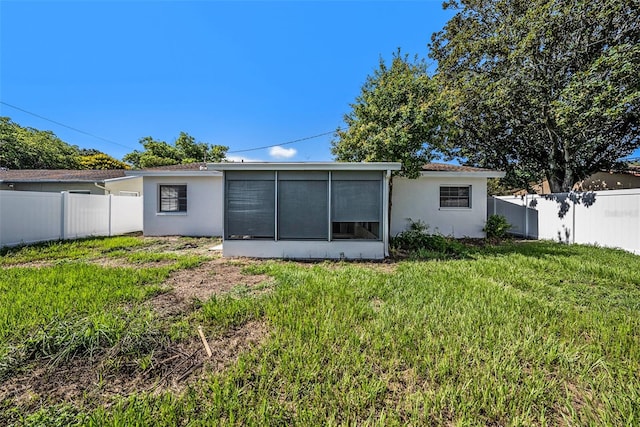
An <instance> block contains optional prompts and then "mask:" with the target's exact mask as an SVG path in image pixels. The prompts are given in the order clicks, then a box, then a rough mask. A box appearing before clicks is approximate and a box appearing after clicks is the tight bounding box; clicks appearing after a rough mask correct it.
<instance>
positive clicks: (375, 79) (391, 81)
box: [331, 50, 444, 177]
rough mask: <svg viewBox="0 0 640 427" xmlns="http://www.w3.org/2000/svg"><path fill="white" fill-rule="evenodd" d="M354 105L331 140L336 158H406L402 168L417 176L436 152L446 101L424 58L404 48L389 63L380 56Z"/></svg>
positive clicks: (344, 159)
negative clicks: (443, 103) (403, 51)
mask: <svg viewBox="0 0 640 427" xmlns="http://www.w3.org/2000/svg"><path fill="white" fill-rule="evenodd" d="M351 109H352V110H351V112H349V113H348V114H346V115H345V116H344V121H345V123H346V125H347V127H346V129H338V130H337V131H336V139H334V140H333V141H332V142H331V145H332V148H331V152H332V154H333V155H334V156H335V158H336V160H338V161H347V162H349V161H351V162H361V161H379V162H380V161H395V162H402V168H403V169H402V171H401V174H402V175H404V176H408V177H417V176H418V174H419V172H420V168H421V167H422V165H424V164H425V163H428V162H429V161H431V160H433V159H434V158H435V157H436V153H435V148H434V147H435V146H437V144H436V142H437V141H438V137H439V131H440V129H441V125H442V122H443V120H444V107H443V105H442V103H441V101H440V100H439V97H438V88H437V87H436V85H435V83H434V81H433V80H432V79H431V78H430V77H429V75H428V74H427V70H426V64H425V62H424V61H423V60H418V59H417V58H414V60H413V61H411V60H410V59H409V58H408V56H407V55H402V54H401V52H400V50H398V51H397V52H396V53H395V54H394V56H393V59H392V61H391V65H390V66H387V64H385V62H384V60H382V59H380V64H379V68H377V69H376V70H375V71H374V73H373V75H370V76H368V77H367V79H366V81H365V83H364V85H363V87H362V90H361V93H360V95H359V96H358V97H357V98H356V100H355V102H354V103H353V104H351Z"/></svg>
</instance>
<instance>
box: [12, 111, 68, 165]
mask: <svg viewBox="0 0 640 427" xmlns="http://www.w3.org/2000/svg"><path fill="white" fill-rule="evenodd" d="M78 166H79V163H78V147H76V146H75V145H69V144H67V143H66V142H64V141H62V140H61V139H60V138H58V137H57V136H56V135H55V134H54V133H53V132H51V131H42V130H38V129H34V128H30V127H22V126H20V125H18V124H17V123H15V122H13V121H12V120H11V119H10V118H9V117H0V167H5V168H9V169H76V168H77V167H78Z"/></svg>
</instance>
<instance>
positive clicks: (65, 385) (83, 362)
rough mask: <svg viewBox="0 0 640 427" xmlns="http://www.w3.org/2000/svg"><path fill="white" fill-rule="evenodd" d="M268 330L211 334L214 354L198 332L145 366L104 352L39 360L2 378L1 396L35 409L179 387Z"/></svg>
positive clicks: (229, 360) (254, 327) (217, 367)
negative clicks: (61, 361) (53, 362)
mask: <svg viewBox="0 0 640 427" xmlns="http://www.w3.org/2000/svg"><path fill="white" fill-rule="evenodd" d="M267 335H268V329H267V326H266V325H265V324H264V323H263V322H257V321H253V322H249V323H247V324H245V325H242V326H240V327H238V328H234V329H231V330H228V331H226V332H225V333H224V334H223V335H222V336H219V337H215V338H213V339H212V338H209V339H208V342H209V345H210V347H211V351H212V356H211V357H210V358H209V357H208V356H207V353H206V351H205V349H204V346H203V344H202V342H201V340H200V338H199V337H197V335H196V336H194V338H193V339H192V340H190V341H188V342H185V343H180V344H169V345H166V346H164V347H163V348H161V349H159V350H158V351H156V352H154V354H153V357H152V358H151V360H150V363H149V365H148V367H147V368H146V369H141V368H140V366H139V364H138V363H136V362H135V361H129V362H122V364H121V365H120V366H118V367H113V366H112V365H113V362H112V361H111V360H110V359H109V358H108V357H107V356H106V355H102V356H100V357H96V358H92V359H77V360H75V361H72V362H71V363H68V364H65V365H62V366H57V367H52V366H50V365H48V364H47V363H45V362H42V361H41V362H39V363H37V364H36V366H34V367H32V368H31V369H29V371H28V372H24V373H22V374H19V375H16V376H14V377H12V378H10V379H9V380H7V381H5V382H4V383H2V384H0V402H1V401H4V400H5V399H8V400H11V401H12V402H13V403H14V405H16V406H17V407H20V408H21V409H23V410H25V411H31V410H35V409H37V408H38V407H39V406H41V405H50V404H55V403H64V402H75V403H79V402H82V403H83V404H84V405H87V406H95V405H108V404H109V403H110V402H113V400H114V398H115V397H126V396H129V395H130V394H133V393H140V392H151V393H155V394H157V393H160V392H163V391H168V390H170V391H173V392H180V391H182V390H183V389H184V388H185V387H187V385H188V384H191V383H193V382H195V381H197V380H198V379H202V378H205V377H206V376H207V375H210V374H212V373H216V372H221V371H223V370H224V369H225V368H227V367H228V366H229V365H231V364H233V363H235V362H236V361H237V360H238V358H239V357H240V355H241V354H242V353H244V352H246V351H248V350H249V349H251V348H253V347H255V346H258V345H260V344H261V343H262V342H263V341H264V340H265V339H266V337H267ZM0 418H1V417H0Z"/></svg>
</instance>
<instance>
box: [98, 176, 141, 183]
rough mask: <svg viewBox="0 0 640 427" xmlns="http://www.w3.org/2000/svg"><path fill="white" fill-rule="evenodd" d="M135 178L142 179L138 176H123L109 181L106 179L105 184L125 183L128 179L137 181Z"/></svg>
mask: <svg viewBox="0 0 640 427" xmlns="http://www.w3.org/2000/svg"><path fill="white" fill-rule="evenodd" d="M135 178H140V177H139V176H138V175H132V176H121V177H119V178H108V179H105V180H104V182H114V181H124V180H126V179H135Z"/></svg>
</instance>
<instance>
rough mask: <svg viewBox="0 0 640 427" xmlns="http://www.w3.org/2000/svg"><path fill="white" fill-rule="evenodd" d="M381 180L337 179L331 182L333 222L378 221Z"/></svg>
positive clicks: (380, 211)
mask: <svg viewBox="0 0 640 427" xmlns="http://www.w3.org/2000/svg"><path fill="white" fill-rule="evenodd" d="M381 213H382V189H381V181H380V180H378V181H358V180H349V181H338V180H334V181H332V183H331V215H332V217H331V220H332V221H333V222H380V216H381Z"/></svg>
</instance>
